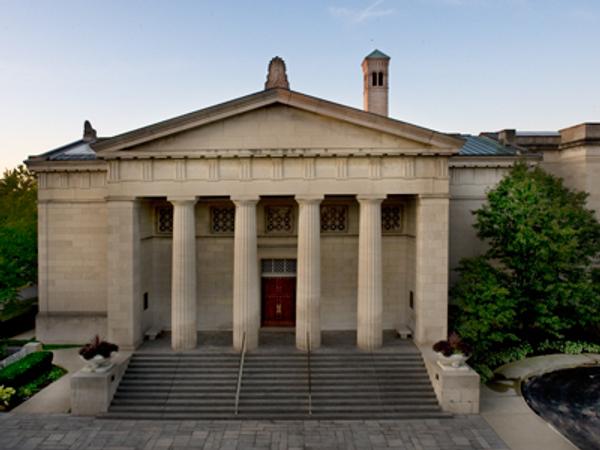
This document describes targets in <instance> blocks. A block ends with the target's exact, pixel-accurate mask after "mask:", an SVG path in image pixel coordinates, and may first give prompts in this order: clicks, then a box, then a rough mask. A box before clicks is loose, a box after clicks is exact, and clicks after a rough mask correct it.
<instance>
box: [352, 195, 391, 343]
mask: <svg viewBox="0 0 600 450" xmlns="http://www.w3.org/2000/svg"><path fill="white" fill-rule="evenodd" d="M384 198H385V197H384V196H382V195H373V196H371V195H369V196H367V195H359V196H357V199H358V202H359V203H360V224H359V237H358V324H357V333H356V335H357V345H358V347H359V348H361V349H363V350H374V349H376V348H379V347H381V344H382V341H383V330H382V314H383V294H382V273H381V202H382V201H383V199H384Z"/></svg>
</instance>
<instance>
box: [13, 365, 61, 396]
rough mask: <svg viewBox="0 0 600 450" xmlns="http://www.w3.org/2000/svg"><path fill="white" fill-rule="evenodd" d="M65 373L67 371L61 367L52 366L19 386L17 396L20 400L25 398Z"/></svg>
mask: <svg viewBox="0 0 600 450" xmlns="http://www.w3.org/2000/svg"><path fill="white" fill-rule="evenodd" d="M65 373H67V371H66V370H65V369H63V368H62V367H59V366H52V368H51V369H50V371H49V372H45V373H44V374H42V375H40V376H39V377H37V378H36V379H35V380H33V381H31V382H29V383H27V384H25V385H23V386H21V387H20V388H19V389H18V391H17V397H18V398H19V399H20V400H25V399H27V398H29V397H31V396H32V395H34V394H35V393H37V392H38V391H40V390H41V389H42V388H44V386H47V385H48V384H50V383H52V382H53V381H56V380H58V379H59V378H60V377H62V376H63V375H64V374H65Z"/></svg>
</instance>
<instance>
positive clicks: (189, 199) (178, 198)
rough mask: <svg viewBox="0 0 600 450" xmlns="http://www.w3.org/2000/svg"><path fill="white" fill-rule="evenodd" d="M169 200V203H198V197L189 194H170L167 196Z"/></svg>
mask: <svg viewBox="0 0 600 450" xmlns="http://www.w3.org/2000/svg"><path fill="white" fill-rule="evenodd" d="M167 201H168V202H169V203H173V204H174V205H175V204H179V205H182V204H186V203H192V204H196V202H197V201H198V197H196V196H189V195H170V196H168V197H167Z"/></svg>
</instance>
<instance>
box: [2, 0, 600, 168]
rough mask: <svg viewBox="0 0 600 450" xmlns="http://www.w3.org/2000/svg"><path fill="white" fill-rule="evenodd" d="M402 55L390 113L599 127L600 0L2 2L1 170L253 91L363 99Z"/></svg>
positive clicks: (503, 124) (428, 121)
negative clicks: (366, 82)
mask: <svg viewBox="0 0 600 450" xmlns="http://www.w3.org/2000/svg"><path fill="white" fill-rule="evenodd" d="M375 48H378V49H380V50H381V51H383V52H385V53H386V54H388V55H389V56H390V57H391V63H390V116H391V117H394V118H396V119H399V120H403V121H406V122H410V123H414V124H417V125H420V126H423V127H428V128H432V129H434V130H437V131H443V132H465V133H479V132H481V131H490V130H499V129H503V128H517V129H520V130H536V131H538V130H558V129H561V128H565V127H568V126H571V125H575V124H577V123H580V122H584V121H585V122H594V121H595V122H600V57H599V56H600V0H365V1H363V0H332V1H330V0H321V1H317V0H315V1H313V0H302V1H287V0H285V1H284V0H278V1H261V0H251V1H250V0H248V1H226V0H221V1H203V0H194V1H184V0H172V1H166V0H165V1H156V0H144V1H133V0H131V1H125V0H119V1H110V0H102V1H100V0H97V1H88V0H76V1H67V0H52V1H50V0H38V1H30V0H0V170H1V169H4V168H12V167H15V166H16V165H18V164H20V163H21V162H22V161H23V160H24V159H26V158H27V156H28V155H35V154H39V153H43V152H45V151H47V150H51V149H53V148H56V147H59V146H61V145H63V144H66V143H69V142H72V141H74V140H77V139H79V138H80V137H81V134H82V128H83V121H84V120H86V119H88V120H90V121H91V122H92V124H93V126H94V127H95V128H96V129H97V130H98V134H99V135H100V136H111V135H115V134H118V133H122V132H125V131H129V130H132V129H135V128H138V127H141V126H145V125H149V124H151V123H154V122H157V121H160V120H164V119H168V118H171V117H175V116H178V115H181V114H184V113H187V112H190V111H194V110H197V109H201V108H204V107H207V106H210V105H214V104H217V103H221V102H224V101H227V100H231V99H234V98H236V97H239V96H242V95H246V94H250V93H253V92H256V91H259V90H262V89H263V87H264V81H265V76H266V70H267V65H268V62H269V60H270V59H271V58H272V57H273V56H276V55H278V56H281V57H283V58H284V60H285V62H286V65H287V71H288V79H289V81H290V87H291V89H293V90H295V91H299V92H303V93H306V94H309V95H313V96H317V97H321V98H325V99H327V100H331V101H334V102H339V103H343V104H346V105H349V106H353V107H357V108H362V72H361V68H360V64H361V62H362V59H363V58H364V57H365V56H366V55H367V54H368V53H370V52H371V51H372V50H373V49H375Z"/></svg>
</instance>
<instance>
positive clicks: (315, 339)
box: [296, 196, 323, 350]
mask: <svg viewBox="0 0 600 450" xmlns="http://www.w3.org/2000/svg"><path fill="white" fill-rule="evenodd" d="M322 199H323V196H313V197H304V196H302V197H300V196H297V197H296V200H297V201H298V205H299V213H298V260H297V278H296V347H298V348H299V349H300V350H308V348H309V346H308V343H309V342H310V349H311V350H314V349H316V348H318V347H320V345H321V316H320V315H321V313H320V303H321V220H320V208H319V206H320V204H321V200H322Z"/></svg>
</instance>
